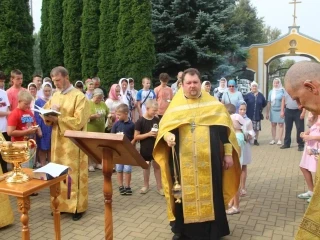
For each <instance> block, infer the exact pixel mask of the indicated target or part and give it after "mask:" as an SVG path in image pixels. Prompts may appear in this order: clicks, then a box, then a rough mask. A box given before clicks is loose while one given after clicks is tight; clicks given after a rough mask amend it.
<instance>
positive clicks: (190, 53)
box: [152, 0, 243, 76]
mask: <svg viewBox="0 0 320 240" xmlns="http://www.w3.org/2000/svg"><path fill="white" fill-rule="evenodd" d="M235 2H236V0H223V1H212V0H162V1H159V0H152V3H153V15H152V17H153V21H152V30H153V33H154V35H155V38H156V44H155V47H156V52H157V63H156V67H155V70H154V74H155V75H158V74H159V73H160V72H163V71H165V72H167V73H169V74H171V75H173V76H175V75H176V74H177V72H178V71H181V70H184V69H186V68H189V67H191V66H192V67H195V68H198V69H199V70H200V71H201V72H202V73H204V74H206V75H209V76H212V73H213V70H214V69H215V68H216V67H217V66H219V65H220V64H221V63H222V62H223V61H222V60H224V58H225V54H226V53H229V52H234V51H236V50H237V49H238V48H239V44H238V43H239V40H241V38H242V37H243V35H242V33H241V32H236V31H234V28H231V27H230V26H227V24H228V22H229V21H228V20H229V18H230V16H231V15H232V13H233V11H234V8H235Z"/></svg>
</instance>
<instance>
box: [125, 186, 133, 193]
mask: <svg viewBox="0 0 320 240" xmlns="http://www.w3.org/2000/svg"><path fill="white" fill-rule="evenodd" d="M125 190H126V195H132V190H131V187H126V188H125Z"/></svg>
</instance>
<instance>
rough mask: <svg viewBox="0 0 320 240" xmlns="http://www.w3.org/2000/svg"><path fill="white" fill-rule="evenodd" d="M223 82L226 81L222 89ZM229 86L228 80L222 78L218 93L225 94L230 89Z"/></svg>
mask: <svg viewBox="0 0 320 240" xmlns="http://www.w3.org/2000/svg"><path fill="white" fill-rule="evenodd" d="M221 81H224V82H225V84H224V87H221ZM227 85H228V84H227V79H225V78H220V80H219V87H218V88H217V89H218V91H219V92H220V93H223V92H225V91H226V90H227V89H228V87H227Z"/></svg>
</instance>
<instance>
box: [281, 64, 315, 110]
mask: <svg viewBox="0 0 320 240" xmlns="http://www.w3.org/2000/svg"><path fill="white" fill-rule="evenodd" d="M285 88H286V90H287V92H288V93H289V95H290V96H291V97H292V99H294V100H296V101H297V103H298V106H299V108H300V109H301V108H305V109H307V110H309V111H311V112H312V113H314V114H317V115H320V64H319V63H316V62H309V61H303V62H298V63H296V64H294V65H293V66H292V67H291V68H290V69H289V70H288V72H287V74H286V76H285Z"/></svg>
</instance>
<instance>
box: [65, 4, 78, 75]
mask: <svg viewBox="0 0 320 240" xmlns="http://www.w3.org/2000/svg"><path fill="white" fill-rule="evenodd" d="M81 13H82V0H64V1H63V35H62V39H63V45H64V51H63V53H64V66H65V67H66V68H67V69H68V71H69V74H70V80H71V81H76V80H78V79H81V78H82V77H81V75H82V74H81V54H80V37H81V31H80V29H81Z"/></svg>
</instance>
